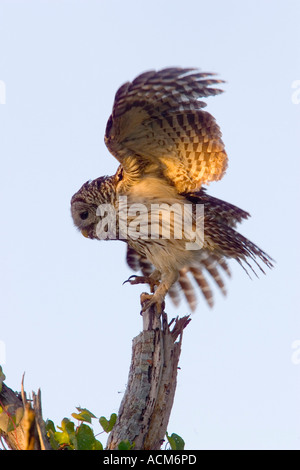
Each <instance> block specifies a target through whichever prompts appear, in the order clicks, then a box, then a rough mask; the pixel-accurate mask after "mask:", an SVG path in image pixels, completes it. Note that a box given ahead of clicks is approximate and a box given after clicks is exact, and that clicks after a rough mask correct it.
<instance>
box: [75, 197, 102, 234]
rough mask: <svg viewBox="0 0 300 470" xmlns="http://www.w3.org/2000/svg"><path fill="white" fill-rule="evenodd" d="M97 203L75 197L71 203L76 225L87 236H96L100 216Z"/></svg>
mask: <svg viewBox="0 0 300 470" xmlns="http://www.w3.org/2000/svg"><path fill="white" fill-rule="evenodd" d="M97 207H98V206H97V205H95V204H91V203H88V202H85V201H84V200H79V199H77V200H76V199H75V200H74V201H72V203H71V214H72V218H73V222H74V225H75V226H76V227H77V228H78V230H80V231H81V233H82V235H84V236H85V237H87V238H96V226H97V223H98V222H99V217H98V216H97V215H96V211H97Z"/></svg>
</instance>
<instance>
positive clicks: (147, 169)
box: [105, 68, 227, 192]
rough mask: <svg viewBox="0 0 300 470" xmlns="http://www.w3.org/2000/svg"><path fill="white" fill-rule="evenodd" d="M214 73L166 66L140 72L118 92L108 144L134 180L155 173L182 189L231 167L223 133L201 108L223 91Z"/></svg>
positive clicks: (214, 177) (197, 185) (196, 185)
mask: <svg viewBox="0 0 300 470" xmlns="http://www.w3.org/2000/svg"><path fill="white" fill-rule="evenodd" d="M213 77H214V76H213V74H210V73H202V72H199V71H196V70H194V69H187V68H186V69H182V68H167V69H163V70H160V71H158V72H156V71H150V72H146V73H143V74H141V75H139V76H138V77H137V78H136V79H135V80H133V82H131V83H130V82H127V83H125V84H124V85H123V86H121V87H120V88H119V90H118V91H117V93H116V96H115V101H114V105H113V110H112V114H111V116H110V118H109V120H108V123H107V127H106V133H105V143H106V145H107V147H108V149H109V150H110V152H111V153H112V154H113V155H114V156H115V157H116V158H117V160H118V161H119V162H120V163H121V165H122V167H123V169H124V171H125V174H128V176H129V177H133V178H142V177H144V176H147V175H149V174H150V175H155V176H158V177H160V178H161V177H162V178H165V179H167V180H169V181H170V182H171V183H172V184H175V186H176V188H177V190H178V191H179V192H185V191H194V190H196V189H199V188H200V187H201V185H202V184H203V183H209V182H210V181H215V180H219V179H220V178H221V177H222V176H223V174H224V172H225V170H226V167H227V155H226V152H225V149H224V144H223V142H222V139H221V131H220V129H219V126H218V125H217V123H216V121H215V119H214V117H213V116H212V115H211V114H209V113H208V112H206V111H204V110H203V108H204V107H205V106H206V103H204V102H203V101H199V98H206V97H208V96H211V95H216V94H218V93H221V91H222V90H220V89H218V88H215V87H214V85H217V84H219V83H223V82H222V80H218V79H216V78H213Z"/></svg>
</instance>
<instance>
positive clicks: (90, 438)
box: [76, 423, 103, 450]
mask: <svg viewBox="0 0 300 470" xmlns="http://www.w3.org/2000/svg"><path fill="white" fill-rule="evenodd" d="M76 438H77V444H78V450H103V446H102V444H101V442H99V441H97V439H96V438H95V436H94V433H93V430H92V429H91V428H90V427H89V426H88V425H87V424H83V423H81V425H80V426H78V428H77V430H76Z"/></svg>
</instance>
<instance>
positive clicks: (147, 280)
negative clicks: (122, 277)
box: [123, 269, 160, 293]
mask: <svg viewBox="0 0 300 470" xmlns="http://www.w3.org/2000/svg"><path fill="white" fill-rule="evenodd" d="M159 281H160V272H159V271H158V270H157V269H155V270H154V271H153V273H151V274H150V276H136V275H134V274H133V275H132V276H130V277H129V278H128V279H127V281H124V282H123V284H125V283H126V282H129V284H131V285H134V284H149V286H150V290H151V292H152V293H153V292H154V290H155V287H157V286H158V285H159Z"/></svg>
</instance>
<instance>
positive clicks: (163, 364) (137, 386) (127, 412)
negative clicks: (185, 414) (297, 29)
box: [0, 309, 190, 450]
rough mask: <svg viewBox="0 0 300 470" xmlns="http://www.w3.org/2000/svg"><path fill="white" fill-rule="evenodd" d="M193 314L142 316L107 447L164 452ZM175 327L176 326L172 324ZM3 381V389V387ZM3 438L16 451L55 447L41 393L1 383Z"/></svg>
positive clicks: (150, 312)
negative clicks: (124, 443)
mask: <svg viewBox="0 0 300 470" xmlns="http://www.w3.org/2000/svg"><path fill="white" fill-rule="evenodd" d="M189 322H190V318H189V316H185V317H182V318H178V317H177V318H176V319H173V320H171V322H170V323H168V319H167V314H166V313H165V312H163V313H162V314H161V315H157V314H156V313H155V311H154V310H153V309H148V310H146V312H145V313H144V314H143V331H142V332H141V333H140V334H139V335H138V336H137V337H136V338H134V339H133V344H132V360H131V366H130V370H129V377H128V385H127V388H126V391H125V394H124V397H123V400H122V402H121V405H120V409H119V413H118V418H117V422H116V424H115V426H114V428H113V430H112V431H111V433H110V435H109V438H108V442H107V449H118V445H119V443H120V442H121V441H129V442H130V443H131V444H132V445H133V448H134V450H159V449H160V448H161V445H162V443H163V441H164V438H165V435H166V431H167V425H168V422H169V418H170V414H171V410H172V406H173V401H174V396H175V390H176V384H177V370H178V361H179V357H180V353H181V343H182V334H183V330H184V328H185V327H186V326H187V325H188V323H189ZM171 327H172V328H171ZM1 384H2V388H1ZM0 407H1V408H0V438H1V439H2V440H3V441H5V443H6V445H7V446H8V447H9V448H10V449H13V450H48V449H49V450H50V449H51V445H50V443H49V440H48V438H47V436H46V431H45V423H44V421H43V418H42V407H41V392H40V390H39V391H38V393H37V394H35V393H33V394H32V400H27V398H26V395H25V392H24V389H23V381H22V390H21V393H16V392H14V391H13V390H11V389H10V388H9V387H7V386H6V385H5V384H4V383H2V382H1V383H0Z"/></svg>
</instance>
